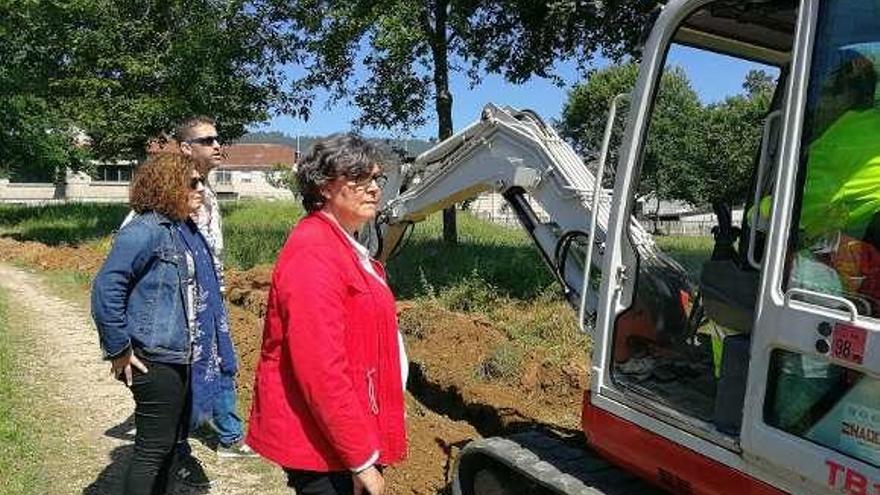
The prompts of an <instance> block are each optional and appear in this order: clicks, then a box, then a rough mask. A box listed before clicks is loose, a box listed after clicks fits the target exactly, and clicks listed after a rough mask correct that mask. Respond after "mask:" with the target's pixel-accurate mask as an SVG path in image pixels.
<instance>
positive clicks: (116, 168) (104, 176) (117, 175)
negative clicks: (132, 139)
mask: <svg viewBox="0 0 880 495" xmlns="http://www.w3.org/2000/svg"><path fill="white" fill-rule="evenodd" d="M94 178H95V180H96V181H100V182H130V181H131V165H98V167H97V169H96V170H95V175H94Z"/></svg>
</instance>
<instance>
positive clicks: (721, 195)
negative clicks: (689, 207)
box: [688, 71, 775, 214]
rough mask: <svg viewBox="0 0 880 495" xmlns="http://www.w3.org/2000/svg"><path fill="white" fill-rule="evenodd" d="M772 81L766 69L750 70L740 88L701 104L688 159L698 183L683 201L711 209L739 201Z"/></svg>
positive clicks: (749, 179)
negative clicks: (697, 136)
mask: <svg viewBox="0 0 880 495" xmlns="http://www.w3.org/2000/svg"><path fill="white" fill-rule="evenodd" d="M774 87H775V84H774V82H773V79H772V78H771V77H770V76H769V75H768V74H766V73H765V72H763V71H751V72H749V74H748V75H747V76H746V80H745V82H744V83H743V90H745V93H743V94H739V95H734V96H730V97H728V98H726V99H725V100H724V101H723V102H720V103H715V104H712V105H709V106H707V107H706V109H705V111H704V115H705V117H704V118H703V119H702V121H701V122H702V131H701V135H702V139H701V140H700V142H699V144H700V146H699V147H698V148H697V152H698V153H699V160H695V162H694V163H695V165H697V167H698V173H697V175H698V176H699V177H700V181H701V183H702V184H703V187H702V188H701V189H700V190H699V191H698V193H699V194H696V195H694V197H693V198H691V199H688V201H690V202H692V203H694V204H710V205H712V208H713V210H714V211H715V212H716V214H717V213H719V212H721V211H730V209H731V208H732V207H733V206H736V205H741V204H744V203H745V201H746V197H747V196H748V194H749V188H750V186H751V184H752V179H753V177H752V174H753V172H754V163H755V157H756V155H757V153H758V146H759V144H760V142H761V132H762V128H763V121H764V118H765V116H766V115H767V111H768V109H769V107H770V100H771V99H772V97H773V89H774Z"/></svg>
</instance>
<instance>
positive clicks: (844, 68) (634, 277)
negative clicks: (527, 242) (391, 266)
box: [370, 0, 880, 495]
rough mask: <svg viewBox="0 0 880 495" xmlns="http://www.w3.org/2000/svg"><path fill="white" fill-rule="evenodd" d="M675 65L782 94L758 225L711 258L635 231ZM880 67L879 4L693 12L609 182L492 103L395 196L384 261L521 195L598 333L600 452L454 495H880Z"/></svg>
mask: <svg viewBox="0 0 880 495" xmlns="http://www.w3.org/2000/svg"><path fill="white" fill-rule="evenodd" d="M674 46H684V47H688V48H689V49H698V50H704V51H707V52H711V53H714V54H721V55H723V56H725V57H732V58H734V59H739V60H745V61H753V62H759V63H761V64H764V65H766V66H769V67H774V68H777V69H778V74H779V76H778V80H777V84H776V88H775V93H774V97H773V99H772V102H771V103H770V108H769V110H768V113H767V115H766V118H765V119H764V121H763V123H762V125H763V129H762V132H757V133H751V134H746V133H744V134H743V139H746V136H751V135H757V136H758V139H759V141H756V142H754V143H753V144H754V148H755V149H756V150H757V151H756V153H755V154H756V156H755V158H754V161H753V165H752V170H751V175H752V180H751V184H750V192H749V194H748V195H747V197H746V198H743V205H742V211H743V214H742V218H741V220H737V221H738V224H737V225H734V223H735V222H734V217H733V216H732V215H730V214H729V213H728V214H718V215H717V219H718V225H717V227H716V228H715V229H714V243H710V244H711V245H710V247H709V248H708V249H707V250H706V253H705V255H704V256H702V257H699V258H698V259H696V260H695V259H694V258H693V257H690V258H688V257H687V256H682V252H676V251H675V249H672V248H669V246H668V245H667V244H663V243H659V242H658V239H656V238H655V236H654V235H652V233H650V232H649V231H648V230H647V229H646V228H645V227H643V226H642V225H641V224H640V223H639V221H637V220H636V216H635V213H636V211H635V209H636V206H637V204H638V201H637V199H638V194H639V191H640V190H643V189H644V188H640V184H641V180H642V177H641V171H642V167H643V165H644V163H645V160H646V147H647V144H646V143H647V142H648V139H649V136H650V135H651V133H652V132H656V131H655V127H654V126H653V121H652V110H653V107H654V103H655V101H656V100H657V95H658V91H660V84H659V81H660V79H661V77H662V76H663V73H664V71H665V70H667V68H668V67H667V57H668V54H669V52H670V50H671V49H672V48H673V47H674ZM878 63H880V1H878V0H846V1H844V0H736V1H732V0H671V1H669V2H667V3H665V5H663V6H662V7H661V8H660V9H659V11H658V13H657V15H656V16H653V18H652V19H651V21H650V26H647V27H646V29H645V36H644V41H643V43H642V46H641V53H640V67H639V74H638V79H637V82H636V84H635V86H634V88H633V89H632V91H631V92H630V93H628V94H626V95H621V96H619V97H617V98H614V99H613V101H611V102H609V112H608V116H607V124H606V128H605V134H604V138H605V139H604V142H603V143H602V147H601V150H599V152H598V155H597V156H598V158H597V160H595V162H593V163H591V164H590V166H587V165H585V164H584V162H583V161H582V160H581V159H580V157H579V156H578V155H577V154H576V153H575V152H574V151H573V150H572V148H571V147H570V146H569V145H568V144H567V143H566V142H565V141H564V140H563V139H561V138H560V136H559V135H558V134H557V133H556V132H555V131H554V130H553V129H552V127H551V126H550V125H548V124H547V123H546V122H544V121H543V120H542V119H541V118H540V117H539V116H538V114H537V113H535V112H532V111H528V110H517V109H514V108H510V107H502V106H496V105H487V106H486V107H485V108H484V110H483V112H482V115H481V117H480V119H479V120H478V121H476V122H474V123H473V124H471V125H469V126H468V127H466V128H464V129H462V130H460V131H459V132H457V133H456V134H454V135H453V136H451V137H450V138H448V139H446V140H444V141H442V142H440V143H438V144H437V145H436V146H434V147H433V148H432V149H429V150H428V151H426V152H424V153H422V154H421V155H419V156H418V157H417V158H416V159H415V162H414V163H412V164H411V165H410V166H409V167H408V168H407V169H405V170H402V171H401V173H399V174H395V175H394V177H392V179H393V180H391V181H390V182H389V184H388V185H386V190H385V192H386V198H385V199H384V206H383V208H382V212H381V214H380V215H379V216H378V217H377V221H376V229H375V230H374V232H373V233H372V234H371V235H370V237H371V244H372V246H373V248H374V250H375V252H376V254H377V256H378V257H379V258H383V259H384V258H388V257H389V255H390V254H391V253H393V252H394V251H395V249H396V248H397V247H398V246H399V245H400V241H401V239H404V238H405V235H404V234H405V232H406V231H407V229H408V228H409V226H411V225H412V224H414V223H416V222H419V221H421V220H423V219H425V218H426V217H427V216H428V215H430V214H431V213H433V212H436V211H439V210H441V209H443V208H447V207H449V206H451V205H453V204H455V203H458V202H461V201H463V200H465V199H467V198H472V197H474V196H475V195H477V194H480V193H483V192H496V193H499V194H501V195H502V196H503V198H504V199H505V200H506V201H507V202H508V204H509V206H510V208H511V210H512V211H513V212H515V214H516V216H517V219H518V220H519V223H520V224H521V225H522V227H523V228H524V229H525V231H526V232H527V233H528V235H529V237H530V238H531V240H532V241H533V242H534V244H535V246H536V247H537V249H538V251H539V252H540V253H541V255H542V258H543V260H544V262H545V263H546V264H547V266H548V268H549V269H550V271H551V272H552V273H553V275H554V277H555V278H556V279H557V280H558V282H559V283H560V285H561V286H562V288H563V292H564V294H565V297H566V298H567V300H568V301H569V302H570V303H571V306H572V307H573V308H574V309H575V310H576V311H577V312H578V319H579V322H580V325H581V327H582V329H583V330H584V331H586V332H589V333H590V334H591V335H592V339H591V340H592V348H591V349H590V350H589V352H590V363H591V364H590V366H591V369H590V376H589V379H590V385H589V389H588V390H586V391H585V393H584V398H583V410H582V430H583V433H584V437H585V439H586V444H585V445H581V446H572V445H571V444H570V443H565V442H562V441H560V440H559V439H557V438H554V437H552V436H550V435H545V434H544V433H541V432H536V431H532V432H522V433H516V434H512V435H507V436H500V437H492V438H484V439H480V440H476V441H473V442H471V443H470V444H468V445H467V446H466V447H465V448H463V449H462V450H461V452H460V453H459V454H458V456H457V459H456V460H455V465H454V473H453V481H452V487H451V488H452V492H453V493H454V494H456V495H499V494H507V495H519V494H530V493H531V494H536V493H541V494H544V493H548V494H557V495H558V494H566V495H568V494H594V495H595V494H642V493H664V492H667V493H682V494H761V495H764V494H767V495H769V494H783V493H790V494H840V493H843V494H853V495H867V494H880V320H878V316H880V215H878V214H877V212H878V211H880V90H878V88H880V86H878V84H877V82H878V77H877V74H878V69H880V67H878ZM624 107H626V111H625V112H623V111H622V110H621V109H623V108H624ZM618 119H621V121H622V122H623V128H624V134H623V139H622V142H621V144H620V145H619V146H618V147H617V148H616V153H613V155H614V156H615V163H613V164H609V163H606V162H608V161H609V160H608V157H609V156H611V155H612V153H610V150H609V148H610V147H611V144H610V143H611V139H610V137H611V134H612V129H613V127H614V125H615V123H616V122H618ZM695 166H696V164H695ZM606 170H613V174H611V173H606ZM414 171H415V172H414ZM414 177H415V178H416V179H414ZM603 185H605V186H608V185H611V186H612V187H603ZM661 246H666V247H665V248H664V247H661ZM391 262H392V263H393V260H391ZM586 351H587V350H586V349H585V352H586Z"/></svg>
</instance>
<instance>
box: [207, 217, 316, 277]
mask: <svg viewBox="0 0 880 495" xmlns="http://www.w3.org/2000/svg"><path fill="white" fill-rule="evenodd" d="M221 210H222V211H223V236H224V242H225V244H226V246H225V252H226V254H225V262H226V265H227V266H233V267H236V268H239V269H245V270H246V269H248V268H251V267H253V266H255V265H260V264H272V263H275V258H276V257H277V256H278V252H279V251H280V250H281V247H282V246H284V241H286V240H287V236H288V234H290V229H292V228H293V226H294V224H296V222H297V221H298V220H299V219H300V218H301V217H302V216H303V209H302V207H301V206H300V205H299V203H293V202H289V201H277V202H268V201H244V202H239V203H227V204H225V205H223V207H222V208H221Z"/></svg>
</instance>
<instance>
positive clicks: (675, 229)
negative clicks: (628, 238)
mask: <svg viewBox="0 0 880 495" xmlns="http://www.w3.org/2000/svg"><path fill="white" fill-rule="evenodd" d="M641 223H642V225H644V226H645V228H646V229H648V231H649V232H655V231H656V232H660V233H662V234H666V235H690V236H704V235H711V234H712V227H714V226H715V225H717V223H716V222H715V221H712V220H699V221H687V220H661V221H658V222H656V223H655V222H653V221H652V220H649V219H644V220H641ZM655 225H656V228H655Z"/></svg>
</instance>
